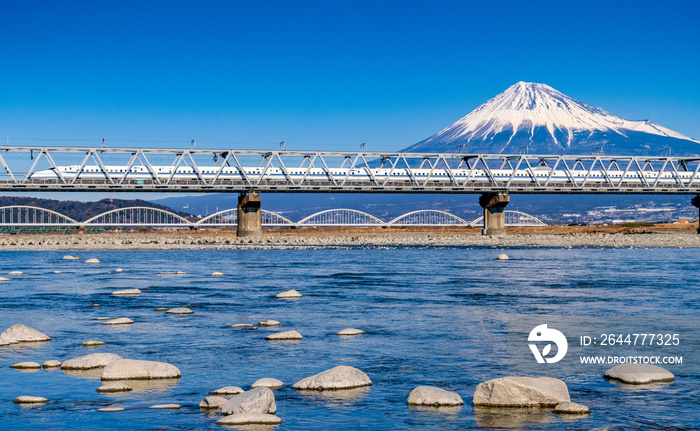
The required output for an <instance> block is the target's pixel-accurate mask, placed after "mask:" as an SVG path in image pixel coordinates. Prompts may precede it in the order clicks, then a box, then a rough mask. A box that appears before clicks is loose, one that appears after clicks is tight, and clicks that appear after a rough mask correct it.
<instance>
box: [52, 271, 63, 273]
mask: <svg viewBox="0 0 700 431" xmlns="http://www.w3.org/2000/svg"><path fill="white" fill-rule="evenodd" d="M53 273H54V274H63V271H54V272H53Z"/></svg>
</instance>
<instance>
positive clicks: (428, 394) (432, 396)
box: [408, 386, 464, 407]
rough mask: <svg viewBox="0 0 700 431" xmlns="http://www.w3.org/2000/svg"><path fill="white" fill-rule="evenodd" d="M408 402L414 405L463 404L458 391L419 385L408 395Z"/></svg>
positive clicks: (439, 405)
mask: <svg viewBox="0 0 700 431" xmlns="http://www.w3.org/2000/svg"><path fill="white" fill-rule="evenodd" d="M408 404H409V405H412V406H431V407H446V406H461V405H463V404H464V401H463V400H462V397H460V396H459V394H458V393H457V392H452V391H446V390H445V389H441V388H436V387H435V386H418V387H417V388H415V389H414V390H412V391H411V393H410V394H409V395H408Z"/></svg>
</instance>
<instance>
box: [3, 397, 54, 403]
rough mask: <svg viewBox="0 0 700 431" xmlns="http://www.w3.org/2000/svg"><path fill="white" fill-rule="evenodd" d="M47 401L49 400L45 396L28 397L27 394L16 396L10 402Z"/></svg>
mask: <svg viewBox="0 0 700 431" xmlns="http://www.w3.org/2000/svg"><path fill="white" fill-rule="evenodd" d="M48 401H49V400H48V399H46V398H42V397H30V396H27V395H24V396H21V397H17V398H15V399H14V400H12V402H14V403H15V404H43V403H46V402H48Z"/></svg>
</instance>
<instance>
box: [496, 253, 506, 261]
mask: <svg viewBox="0 0 700 431" xmlns="http://www.w3.org/2000/svg"><path fill="white" fill-rule="evenodd" d="M496 259H498V260H508V255H507V254H505V253H501V254H499V255H498V256H496Z"/></svg>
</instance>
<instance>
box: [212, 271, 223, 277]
mask: <svg viewBox="0 0 700 431" xmlns="http://www.w3.org/2000/svg"><path fill="white" fill-rule="evenodd" d="M211 276H212V277H223V276H224V273H223V272H212V273H211Z"/></svg>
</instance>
